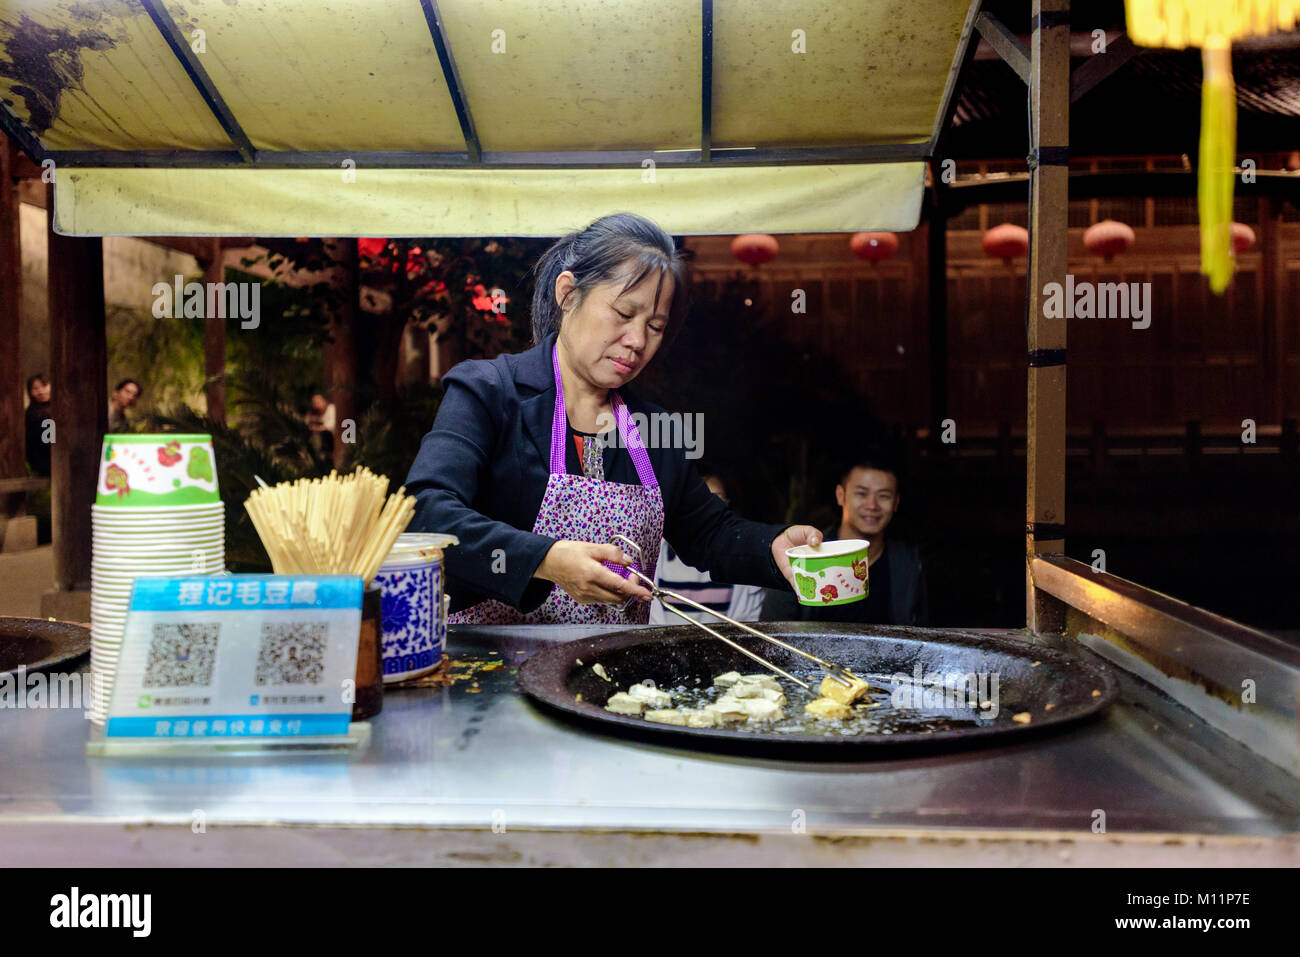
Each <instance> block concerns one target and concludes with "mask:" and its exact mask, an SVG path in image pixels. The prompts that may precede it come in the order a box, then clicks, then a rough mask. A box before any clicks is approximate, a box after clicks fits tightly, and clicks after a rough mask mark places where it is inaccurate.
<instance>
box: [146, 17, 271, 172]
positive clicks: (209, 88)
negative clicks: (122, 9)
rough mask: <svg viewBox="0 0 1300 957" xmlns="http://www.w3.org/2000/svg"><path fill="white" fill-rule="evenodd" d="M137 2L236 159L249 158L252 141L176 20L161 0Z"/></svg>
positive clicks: (251, 153)
mask: <svg viewBox="0 0 1300 957" xmlns="http://www.w3.org/2000/svg"><path fill="white" fill-rule="evenodd" d="M140 3H141V5H142V6H143V7H144V9H145V12H146V13H148V14H149V19H151V20H152V21H153V22H154V26H156V27H157V28H158V32H159V33H161V34H162V38H163V40H165V41H166V42H167V46H169V47H171V51H172V53H173V54H175V56H176V59H177V60H179V61H180V64H181V67H182V68H183V69H184V70H185V73H186V74H187V75H188V76H189V78H190V81H191V82H192V83H193V84H194V86H195V88H196V89H197V90H198V91H199V96H201V97H203V102H204V103H206V104H207V105H208V109H210V110H211V111H212V115H213V116H215V117H216V118H217V122H218V123H220V124H221V128H222V129H223V130H225V132H226V135H227V136H228V137H230V142H231V143H233V144H234V145H235V150H236V151H237V152H238V153H239V156H240V159H242V160H243V161H244V162H245V163H251V162H253V157H254V155H255V154H256V153H257V150H256V149H255V148H254V147H253V143H252V141H251V140H250V139H249V138H248V134H247V133H245V132H244V128H243V127H242V126H240V125H239V121H238V120H237V119H235V114H234V113H233V112H231V109H230V107H229V106H228V105H227V104H226V101H225V99H224V98H223V97H222V95H221V93H220V92H218V90H217V87H216V84H214V83H213V82H212V78H211V77H209V76H208V71H207V70H205V69H203V64H202V63H200V62H199V61H198V57H196V56H195V55H194V51H193V50H192V49H191V48H190V45H189V44H188V43H186V42H185V35H184V34H183V33H181V30H180V27H178V26H177V25H176V21H175V20H173V19H172V18H171V16H170V15H169V14H168V13H167V11H166V10H165V9H164V8H163V5H162V0H140Z"/></svg>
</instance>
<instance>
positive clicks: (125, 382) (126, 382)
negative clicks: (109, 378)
mask: <svg viewBox="0 0 1300 957" xmlns="http://www.w3.org/2000/svg"><path fill="white" fill-rule="evenodd" d="M128 385H133V386H135V390H136V392H144V386H142V385H140V383H138V382H136V381H135V380H134V379H123V380H122V381H121V382H119V383H118V384H117V385H115V386H113V391H114V392H118V391H120V390H121V389H122V387H123V386H128Z"/></svg>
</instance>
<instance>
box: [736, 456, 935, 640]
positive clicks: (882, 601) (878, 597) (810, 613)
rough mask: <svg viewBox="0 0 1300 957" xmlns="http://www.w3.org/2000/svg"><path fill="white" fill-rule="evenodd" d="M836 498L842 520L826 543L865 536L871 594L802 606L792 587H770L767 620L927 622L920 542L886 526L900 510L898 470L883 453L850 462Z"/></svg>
mask: <svg viewBox="0 0 1300 957" xmlns="http://www.w3.org/2000/svg"><path fill="white" fill-rule="evenodd" d="M835 502H836V504H838V505H839V506H840V520H839V522H838V523H836V524H835V525H832V526H830V527H829V528H826V529H823V530H822V535H823V537H824V538H825V540H826V541H828V542H829V541H834V540H837V539H845V538H862V539H866V540H867V541H868V542H870V543H871V545H870V547H869V548H868V550H867V586H868V594H867V597H866V598H864V599H862V601H857V602H853V603H852V604H849V605H834V606H831V607H828V608H817V607H813V606H810V605H801V604H799V602H798V601H797V600H796V598H795V595H794V592H793V591H784V590H776V589H768V590H767V595H766V597H765V598H764V601H763V616H762V618H763V621H841V622H862V623H868V624H873V625H924V624H926V623H927V621H928V608H927V600H926V590H925V574H924V569H923V568H922V566H921V555H920V552H919V551H918V550H917V548H916V546H915V545H910V544H908V543H907V542H902V541H898V540H897V539H896V538H892V537H889V536H887V535H886V534H885V530H886V529H887V528H889V523H890V522H892V521H893V519H894V515H895V514H896V513H897V512H898V504H899V494H898V469H897V468H896V467H895V466H894V465H893V464H892V463H890V462H889V460H888V459H887V458H885V456H884V455H882V454H879V453H866V454H863V455H860V456H858V457H857V458H855V459H853V460H852V461H851V462H849V463H847V467H846V468H845V470H844V473H843V474H842V475H841V476H840V481H839V484H837V485H836V486H835Z"/></svg>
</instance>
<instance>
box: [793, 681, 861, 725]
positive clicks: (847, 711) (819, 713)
mask: <svg viewBox="0 0 1300 957" xmlns="http://www.w3.org/2000/svg"><path fill="white" fill-rule="evenodd" d="M826 680H827V681H830V680H831V679H830V678H827V679H826ZM845 690H847V689H845ZM803 710H804V713H805V714H810V715H812V716H813V717H814V718H825V719H826V720H827V721H843V720H844V719H845V718H847V717H849V715H851V714H853V709H852V708H850V707H849V706H848V705H846V704H844V703H843V702H842V701H836V700H835V699H834V698H818V699H816V700H815V701H809V702H808V703H807V704H806V705H804V706H803Z"/></svg>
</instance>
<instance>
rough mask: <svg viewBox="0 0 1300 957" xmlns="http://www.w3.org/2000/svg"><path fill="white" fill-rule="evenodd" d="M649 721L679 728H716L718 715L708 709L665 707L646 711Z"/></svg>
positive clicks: (646, 717)
mask: <svg viewBox="0 0 1300 957" xmlns="http://www.w3.org/2000/svg"><path fill="white" fill-rule="evenodd" d="M645 719H646V720H647V721H657V722H658V723H659V724H671V725H676V726H677V727H679V728H715V727H717V725H718V719H717V716H715V715H713V714H710V713H709V712H707V711H696V710H694V709H692V708H664V709H657V710H654V711H647V712H646V713H645Z"/></svg>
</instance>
